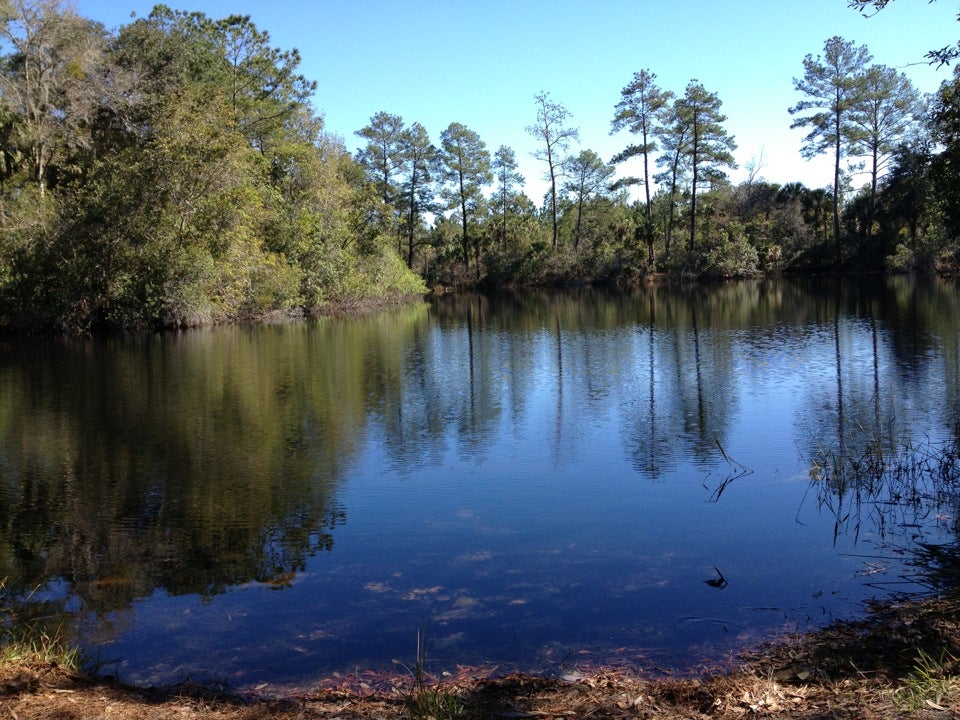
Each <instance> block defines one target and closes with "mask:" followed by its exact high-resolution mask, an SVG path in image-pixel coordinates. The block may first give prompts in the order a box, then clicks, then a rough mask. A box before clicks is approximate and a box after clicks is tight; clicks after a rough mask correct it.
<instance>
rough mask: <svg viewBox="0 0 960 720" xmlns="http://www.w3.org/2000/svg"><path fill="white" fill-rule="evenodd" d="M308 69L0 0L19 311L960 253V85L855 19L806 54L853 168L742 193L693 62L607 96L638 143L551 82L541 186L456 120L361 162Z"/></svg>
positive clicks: (1, 179)
mask: <svg viewBox="0 0 960 720" xmlns="http://www.w3.org/2000/svg"><path fill="white" fill-rule="evenodd" d="M853 4H855V5H858V6H862V5H868V4H869V3H853ZM300 61H301V58H300V55H299V53H298V52H297V51H296V50H290V51H284V50H280V49H277V48H275V47H273V46H272V45H271V42H270V37H269V35H268V33H266V32H264V31H263V30H260V29H259V28H257V26H256V25H255V24H254V23H253V21H252V20H251V18H250V17H249V16H242V15H231V16H228V17H226V18H223V19H220V20H215V19H212V18H209V17H207V16H206V15H205V14H203V13H200V12H184V11H178V10H172V9H170V8H169V7H167V6H165V5H157V6H156V7H155V8H154V9H153V11H152V12H151V13H150V14H149V15H148V16H147V17H144V18H138V19H134V20H133V21H132V22H130V23H129V24H127V25H125V26H123V27H121V28H119V29H118V30H117V31H114V32H108V31H106V30H105V29H104V27H103V26H102V25H100V24H99V23H96V22H94V21H92V20H89V19H86V18H83V17H81V16H79V15H77V14H76V13H75V12H74V11H72V10H71V9H70V7H69V6H68V5H67V4H65V3H64V2H63V1H62V0H0V326H2V327H6V328H8V329H15V330H21V331H22V330H32V329H54V330H60V331H66V332H85V331H88V330H90V329H93V328H100V327H104V328H137V329H142V328H156V327H180V326H189V325H195V324H204V323H214V322H223V321H230V320H236V319H239V318H245V317H260V316H263V315H264V314H267V313H273V312H280V313H302V312H312V311H316V310H318V309H321V308H324V307H326V306H329V305H331V304H354V303H367V302H384V301H390V300H394V299H397V298H402V297H409V296H417V295H422V294H424V293H425V292H426V291H427V289H428V288H429V287H432V288H460V287H465V286H474V285H480V284H485V285H488V286H494V287H501V286H512V285H530V284H558V283H567V282H571V281H584V280H587V281H598V282H608V283H621V284H631V283H636V282H639V281H642V280H643V279H644V278H646V277H648V276H650V275H651V274H667V275H673V276H691V277H703V276H715V277H730V276H744V275H752V274H756V273H760V272H771V271H810V270H817V271H821V270H827V269H830V270H839V269H854V270H877V269H887V270H931V271H940V272H953V271H954V269H955V268H956V266H957V259H958V247H957V241H956V238H957V237H958V235H960V200H958V199H957V198H958V197H960V194H958V193H957V192H956V189H957V188H958V187H960V177H958V173H960V170H958V169H957V168H958V167H960V163H958V162H957V160H956V156H957V155H958V154H960V140H958V137H960V119H958V118H960V108H958V104H957V99H956V93H957V89H958V88H960V76H958V75H957V74H954V76H953V78H952V80H948V81H946V82H944V84H943V85H942V87H941V88H940V90H939V91H938V92H937V93H935V94H934V95H933V96H931V97H923V96H921V95H920V94H919V93H918V92H917V91H916V90H915V89H914V88H913V86H912V84H911V83H910V80H909V79H908V78H907V77H906V76H905V75H904V74H903V73H900V72H898V71H896V70H894V69H892V68H888V67H885V66H883V65H879V64H873V63H872V57H871V56H870V53H869V51H868V50H867V48H866V47H864V46H857V45H855V44H853V43H850V42H848V41H846V40H844V39H842V38H839V37H833V38H830V39H828V40H827V41H826V42H825V44H824V47H823V51H822V53H821V54H819V55H817V56H813V55H808V56H807V57H806V58H805V59H804V60H803V62H802V65H801V67H800V69H801V71H802V72H801V73H800V74H799V75H798V77H797V78H794V87H795V89H796V91H797V94H798V101H797V103H796V104H795V106H793V107H791V108H790V111H791V113H793V115H794V118H795V120H794V127H801V128H804V129H806V130H808V135H807V137H806V139H805V144H804V150H803V151H804V153H805V154H806V155H808V156H814V155H820V154H829V155H830V156H831V157H832V159H833V160H834V176H833V182H832V184H831V185H829V186H827V187H825V188H807V187H805V186H803V185H802V184H800V183H788V184H783V185H781V184H774V183H769V182H766V181H764V180H763V178H762V176H761V169H762V158H761V159H758V160H754V161H752V162H751V163H750V165H749V166H748V167H747V168H746V170H747V179H746V180H744V181H743V182H741V183H738V184H733V183H732V182H731V181H730V179H729V177H728V174H727V173H728V171H729V170H731V169H733V168H734V167H735V163H734V160H733V151H734V150H735V149H736V144H735V140H734V138H733V137H731V136H730V135H729V133H728V132H727V130H726V128H725V122H726V117H725V116H724V115H723V113H722V102H721V100H720V99H719V97H718V96H717V94H716V93H714V92H711V91H710V90H708V89H707V88H706V87H704V85H703V84H702V83H700V82H699V81H698V80H696V79H693V80H691V81H690V82H689V83H688V85H687V86H686V88H685V89H684V90H683V92H682V94H677V93H675V92H674V91H672V90H670V89H665V88H662V87H660V86H659V85H658V83H657V76H656V74H655V73H653V72H652V71H650V70H649V69H644V70H641V71H639V72H636V73H634V74H633V76H632V78H631V79H630V80H629V82H628V83H627V84H626V85H625V86H624V88H623V89H622V91H621V96H620V98H619V101H618V102H616V104H615V106H614V107H613V112H612V116H611V132H612V133H614V134H617V135H618V136H622V137H624V138H625V143H624V147H623V149H622V150H621V151H620V152H618V153H617V154H616V155H615V156H614V157H613V158H610V159H604V158H601V157H600V156H599V155H598V154H597V153H596V152H594V151H592V150H590V149H587V148H583V147H581V146H580V133H579V130H578V128H576V127H574V126H573V125H572V122H571V114H570V112H569V111H568V110H567V108H566V107H565V106H564V105H563V104H562V103H561V102H558V101H557V100H555V99H554V98H553V97H552V96H551V95H550V93H548V92H541V93H539V94H537V95H536V96H535V98H534V103H533V109H532V112H531V122H530V124H529V125H528V126H527V128H526V130H527V132H528V133H529V134H530V135H531V136H532V137H533V138H534V139H535V141H536V147H537V150H536V153H535V155H536V157H537V159H539V160H540V161H542V163H543V167H544V177H545V179H546V180H547V181H548V189H547V192H546V195H545V197H544V198H542V200H541V202H539V203H537V202H534V201H533V200H531V199H530V198H529V197H528V196H527V195H526V194H525V192H524V178H523V177H522V176H521V175H520V173H519V172H518V163H517V160H516V156H515V153H514V151H513V150H512V149H511V148H509V147H507V146H505V145H501V146H499V147H498V148H497V149H496V150H494V151H492V152H491V150H490V149H488V147H487V145H486V143H485V142H484V141H483V140H482V139H481V138H480V136H479V135H478V134H477V133H476V132H475V131H473V130H471V129H470V128H469V127H467V126H466V125H464V124H463V123H460V122H452V123H450V125H449V126H448V127H447V128H445V129H444V130H443V131H442V132H441V133H440V136H439V142H437V143H434V141H433V140H432V139H431V136H430V133H429V132H428V131H427V129H426V128H425V127H423V125H421V124H420V123H418V122H412V123H407V122H406V121H405V120H404V119H403V118H402V117H400V116H398V115H395V114H392V113H390V112H387V111H381V112H378V113H376V114H374V115H373V116H372V117H371V118H370V121H369V123H368V124H367V125H366V126H365V127H363V128H361V129H360V130H357V131H356V136H357V137H358V138H359V140H360V142H361V147H360V150H359V151H358V152H357V153H356V154H355V155H354V154H351V153H350V152H348V150H347V149H346V147H345V144H344V142H343V140H342V139H341V138H339V137H338V136H336V135H334V134H333V133H331V132H329V131H328V130H327V129H326V128H325V127H324V124H323V120H322V117H320V116H319V115H317V113H316V112H315V111H314V110H313V109H312V105H311V99H312V97H313V94H314V92H315V91H316V84H315V83H314V82H313V81H311V80H309V79H307V78H305V77H304V76H303V75H302V74H301V73H300V72H299V66H300ZM632 167H637V168H640V169H641V171H640V172H639V173H638V176H637V177H632V176H623V172H624V171H626V170H627V169H629V168H632ZM618 168H620V169H621V173H619V174H620V177H617V176H618V172H617V170H618Z"/></svg>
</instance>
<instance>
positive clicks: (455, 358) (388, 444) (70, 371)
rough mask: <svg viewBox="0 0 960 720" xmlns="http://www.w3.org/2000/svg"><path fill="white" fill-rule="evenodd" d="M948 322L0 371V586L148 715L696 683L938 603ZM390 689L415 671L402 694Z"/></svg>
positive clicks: (454, 322) (351, 347)
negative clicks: (172, 706)
mask: <svg viewBox="0 0 960 720" xmlns="http://www.w3.org/2000/svg"><path fill="white" fill-rule="evenodd" d="M958 318H960V292H958V286H957V285H956V284H953V283H949V282H943V281H932V280H931V281H917V280H913V279H910V278H899V277H898V278H889V279H875V280H871V281H869V282H866V281H864V282H858V283H855V282H850V281H836V280H826V279H813V280H810V279H806V280H789V279H775V280H764V281H749V282H736V283H725V284H718V285H706V286H694V287H680V286H671V287H652V288H647V289H641V290H637V291H632V292H622V293H620V292H610V291H602V290H595V289H587V288H584V289H574V290H568V291H562V292H546V291H544V292H533V291H531V292H526V293H519V294H504V295H500V296H497V297H491V296H481V295H461V296H451V297H443V298H439V299H437V300H435V301H433V302H432V303H429V304H426V303H424V304H417V305H413V306H407V307H403V308H399V309H395V310H390V311H386V312H382V313H377V314H373V315H364V316H359V317H348V318H320V319H314V320H304V321H297V322H290V323H284V324H276V325H262V326H256V327H224V328H215V329H209V330H194V331H186V332H170V333H162V334H150V335H143V336H130V337H125V336H114V337H106V338H96V339H85V340H62V339H16V340H11V339H6V340H3V341H0V393H2V394H0V579H3V580H4V583H3V587H4V588H5V591H4V592H5V594H6V595H5V597H6V602H13V601H14V600H18V601H20V602H26V603H27V604H28V607H29V608H33V609H34V614H35V615H38V616H43V617H44V618H47V620H45V622H50V618H57V619H58V620H60V621H63V622H65V623H66V625H65V627H68V628H69V631H70V632H71V633H72V637H74V638H75V639H76V641H77V642H79V643H80V644H81V645H82V647H83V648H85V650H86V651H87V652H88V653H89V654H90V655H91V657H93V658H94V659H96V660H98V661H99V662H100V663H102V668H103V671H104V672H109V673H117V674H118V675H119V676H120V677H122V678H123V679H126V680H130V681H132V682H137V683H146V684H156V683H170V682H177V681H180V680H185V679H191V680H195V681H201V682H224V683H227V684H229V685H231V686H233V687H236V688H241V689H242V688H250V687H254V686H258V685H261V684H263V683H268V684H270V685H271V686H272V687H281V688H282V687H288V688H289V687H307V686H310V685H311V684H313V683H316V682H318V681H321V680H322V679H324V678H329V677H331V676H335V675H334V674H337V675H336V676H342V675H343V674H344V673H349V672H357V671H358V670H360V669H364V670H369V671H371V672H372V673H378V672H389V671H391V669H393V671H397V668H400V669H401V670H402V668H403V667H404V666H406V667H412V666H413V665H414V663H415V660H416V652H417V639H418V635H419V634H420V633H421V632H422V633H423V634H424V637H425V638H426V648H427V653H426V655H427V663H428V668H429V669H430V670H432V671H435V672H438V673H439V672H443V671H444V670H450V671H453V670H455V669H457V668H461V669H462V668H463V667H464V666H466V667H477V668H481V667H483V668H493V667H496V668H498V669H499V671H500V672H506V671H511V670H523V671H527V672H537V673H544V674H562V673H564V672H569V671H570V670H571V669H575V668H577V667H579V666H587V667H591V666H592V667H597V666H613V667H629V668H637V669H640V670H650V671H654V670H667V671H669V670H687V669H697V668H702V667H707V666H709V665H711V664H712V663H715V662H718V661H722V660H723V659H724V658H726V657H728V656H729V655H730V654H731V653H733V652H735V651H736V650H737V649H738V648H742V647H749V646H751V645H755V644H757V643H759V642H762V641H763V640H766V639H769V638H772V637H776V636H777V635H779V634H781V633H785V632H790V631H794V630H807V629H812V628H816V627H820V626H822V625H825V624H827V623H829V622H831V621H833V620H838V619H846V618H854V617H857V616H858V615H859V614H861V613H862V612H863V611H864V608H865V603H866V602H867V601H868V600H870V599H872V598H879V599H889V598H892V597H899V596H901V595H913V594H923V593H929V592H933V591H935V590H936V589H938V588H939V587H942V586H943V585H944V584H945V583H949V582H951V580H950V577H949V574H948V573H946V572H945V571H944V568H942V567H940V565H942V563H940V564H938V562H936V561H935V559H936V558H939V557H940V554H939V553H940V551H941V550H943V549H944V548H946V549H947V550H948V551H951V550H952V548H953V546H954V545H955V544H956V542H957V529H958V527H960V524H958V520H957V508H958V504H960V503H958V500H957V498H958V494H960V493H958V492H957V489H956V486H957V483H955V482H952V481H951V480H952V479H953V478H955V477H956V476H955V475H954V474H953V470H954V459H955V457H956V455H955V454H954V449H955V444H956V442H957V428H958V422H960V394H958V392H960V324H958ZM395 661H396V662H395Z"/></svg>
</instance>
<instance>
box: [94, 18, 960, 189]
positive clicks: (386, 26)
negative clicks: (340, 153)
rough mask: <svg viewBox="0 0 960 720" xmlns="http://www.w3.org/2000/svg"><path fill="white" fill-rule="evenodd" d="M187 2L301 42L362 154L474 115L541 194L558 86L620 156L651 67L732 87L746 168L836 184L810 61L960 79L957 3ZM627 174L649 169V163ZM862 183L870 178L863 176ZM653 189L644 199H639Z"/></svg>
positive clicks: (492, 143) (330, 119) (592, 132)
mask: <svg viewBox="0 0 960 720" xmlns="http://www.w3.org/2000/svg"><path fill="white" fill-rule="evenodd" d="M155 4H156V3H155V2H153V1H152V0H77V2H76V8H77V11H78V12H79V13H80V14H81V15H83V16H85V17H88V18H91V19H93V20H97V21H99V22H102V23H103V24H104V25H105V26H106V27H107V28H109V29H117V28H119V27H120V26H122V25H125V24H127V23H129V22H132V20H133V19H134V18H133V14H135V16H136V17H145V16H147V15H149V13H150V11H151V9H152V8H153V6H154V5H155ZM166 4H167V5H169V6H170V7H171V8H173V9H177V10H186V11H200V12H203V13H205V14H206V15H208V16H209V17H211V18H214V19H220V18H223V17H226V16H228V15H230V14H242V15H250V17H251V19H252V20H253V22H254V23H255V24H256V25H257V27H258V28H260V29H261V30H266V31H267V32H268V33H269V34H270V38H271V44H272V45H273V46H275V47H277V48H280V49H282V50H289V49H292V48H297V49H298V50H299V51H300V54H301V56H302V65H301V67H300V71H301V72H302V74H303V75H304V76H305V77H307V78H308V79H310V80H315V81H316V82H317V91H316V93H315V95H314V99H313V102H314V106H315V107H316V109H317V111H318V112H319V113H321V114H322V115H323V116H324V118H325V125H326V129H327V131H328V132H330V133H333V134H336V135H338V136H340V137H341V138H342V139H343V141H344V143H345V144H346V146H347V148H348V149H349V150H350V151H351V152H356V150H357V148H358V147H359V145H360V139H359V138H357V137H356V135H355V132H356V131H357V130H359V129H361V128H362V127H364V126H365V125H367V124H368V123H369V121H370V118H371V116H372V115H374V114H375V113H377V112H379V111H381V110H383V111H386V112H389V113H393V114H397V115H401V116H402V117H403V119H404V121H405V122H406V123H407V124H410V123H413V122H419V123H421V124H422V125H424V127H426V129H427V130H428V132H429V133H430V137H431V139H432V140H433V142H434V143H435V144H439V138H440V133H441V132H442V131H443V130H444V129H445V128H446V127H447V126H448V125H449V124H450V123H451V122H460V123H463V124H464V125H466V126H467V127H469V128H471V129H472V130H475V131H476V132H477V133H478V134H479V135H480V137H481V139H482V140H483V141H484V142H485V143H486V145H487V148H488V149H489V150H490V152H491V154H493V152H494V151H495V150H496V149H497V148H498V147H499V146H500V145H507V146H508V147H510V148H512V149H513V150H514V152H515V153H516V157H517V161H518V163H519V164H520V171H521V172H522V173H523V175H524V177H525V178H526V183H525V189H526V192H527V195H528V196H529V197H530V198H531V199H532V200H533V201H534V202H535V203H537V204H539V203H540V202H541V200H542V198H543V193H544V191H545V189H546V183H545V182H544V180H543V173H544V171H545V164H544V163H542V162H540V161H538V160H536V159H534V158H533V157H532V153H533V152H534V151H536V150H537V149H538V145H537V141H536V140H535V139H534V138H532V137H531V136H530V135H529V134H528V133H527V132H526V130H525V128H526V127H527V126H528V125H531V124H533V123H534V122H535V120H536V108H535V105H534V96H535V95H536V94H537V93H539V92H542V91H546V92H548V93H550V96H551V98H552V99H553V100H555V101H556V102H559V103H561V104H562V105H564V106H565V107H566V108H567V109H568V110H569V111H570V113H571V117H570V120H569V125H570V126H572V127H576V128H578V129H579V131H580V144H579V146H578V149H591V150H594V151H595V152H597V153H598V154H599V155H600V156H601V157H603V158H604V159H605V160H609V159H610V158H611V157H612V156H613V155H614V154H615V153H617V152H619V151H620V150H622V149H623V148H624V147H626V146H627V145H629V144H631V143H632V142H634V141H635V138H634V136H632V135H631V134H630V133H628V132H621V133H617V134H616V135H613V136H611V135H610V122H611V120H612V118H613V115H614V108H615V106H616V104H617V102H618V101H619V100H620V90H621V89H622V88H623V87H624V86H625V85H627V84H628V83H629V82H630V80H631V79H632V76H633V73H634V72H637V71H640V70H643V69H648V70H650V71H651V72H653V73H656V75H657V83H658V84H659V85H660V86H661V87H663V88H664V89H668V90H672V91H673V92H674V93H676V94H677V95H682V94H683V92H684V89H685V87H686V86H687V83H688V82H689V81H690V80H691V79H697V80H699V81H700V82H701V83H702V84H703V85H704V87H705V88H706V89H707V90H708V91H710V92H714V93H716V94H717V96H718V97H719V98H720V100H721V101H722V103H723V107H722V112H723V113H724V114H725V115H726V116H727V121H726V123H725V127H726V128H727V131H728V133H729V134H730V135H732V136H734V139H735V141H736V143H737V150H736V152H735V153H734V156H735V158H736V161H737V163H738V169H736V170H733V171H732V172H731V173H730V177H731V180H732V181H733V182H735V183H736V182H739V181H741V180H743V179H745V178H746V175H747V171H746V166H747V165H748V164H750V163H751V162H752V163H760V170H759V177H761V178H763V179H765V180H768V181H770V182H775V183H787V182H792V181H800V182H802V183H804V184H805V185H807V186H808V187H824V186H827V185H829V184H830V183H831V182H832V170H831V167H832V165H831V160H830V159H829V158H827V157H821V158H819V159H815V160H810V161H807V160H804V159H803V158H802V157H801V155H800V148H801V145H802V142H803V138H804V136H805V134H806V131H805V130H803V129H795V130H794V129H791V128H790V124H791V122H792V121H793V117H792V116H791V115H790V113H789V111H788V108H790V107H792V106H793V105H795V104H796V103H797V102H798V101H799V100H800V99H801V96H800V95H799V93H797V92H796V90H795V89H794V85H793V79H794V78H798V77H801V76H802V74H803V59H804V57H805V56H806V55H808V54H810V55H813V56H817V55H819V54H821V53H822V51H823V45H824V42H825V41H826V40H827V39H828V38H830V37H832V36H834V35H839V36H840V37H842V38H844V39H845V40H850V41H853V42H855V43H857V44H860V45H866V46H867V48H868V49H869V50H870V52H871V53H872V55H873V62H874V63H878V64H883V65H888V66H891V67H894V68H897V69H900V70H902V71H903V72H905V73H906V74H907V75H908V76H909V77H910V79H911V80H912V81H913V83H914V85H915V86H916V87H917V89H918V90H919V91H920V92H922V93H932V92H934V91H936V89H937V88H938V87H939V86H940V84H941V83H942V82H944V81H946V80H949V79H950V78H951V77H952V69H951V68H947V67H943V68H939V69H938V68H936V66H931V65H929V64H928V62H927V61H926V59H925V57H924V55H925V54H926V52H927V51H929V50H931V49H934V48H941V47H943V46H945V45H951V44H953V43H955V42H956V40H957V37H958V33H960V23H958V22H957V7H956V3H952V2H946V1H945V0H939V1H934V2H927V0H894V2H891V3H890V4H889V5H888V6H887V8H886V9H884V10H883V11H882V12H879V13H876V14H875V15H873V16H872V17H864V16H863V15H861V14H860V13H859V12H857V11H856V10H853V9H851V8H848V7H847V0H810V1H808V2H803V3H799V2H798V3H790V2H787V3H771V2H768V1H764V0H737V1H736V2H734V1H733V0H675V1H673V2H669V3H667V2H651V1H649V0H642V1H640V2H637V1H636V0H633V1H632V2H628V1H627V0H601V1H600V2H594V3H582V2H574V1H573V0H557V1H556V2H551V3H549V4H547V3H539V2H536V3H534V2H522V1H518V0H513V1H511V2H507V1H505V0H492V1H491V2H488V3H485V4H480V3H462V2H456V1H454V2H442V1H439V0H432V1H431V0H394V1H388V0H357V2H349V3H344V2H340V1H339V0H338V1H334V0H287V1H286V2H282V3H268V4H265V3H262V2H256V1H255V0H179V1H177V0H171V1H169V2H167V3H166ZM635 162H636V164H635V165H633V166H631V164H630V163H627V164H623V165H621V166H619V167H618V173H617V176H618V177H622V176H626V175H639V174H640V165H639V162H638V161H635ZM856 184H858V185H859V184H860V183H859V182H858V183H856ZM637 192H638V193H639V192H640V191H639V190H638V191H637Z"/></svg>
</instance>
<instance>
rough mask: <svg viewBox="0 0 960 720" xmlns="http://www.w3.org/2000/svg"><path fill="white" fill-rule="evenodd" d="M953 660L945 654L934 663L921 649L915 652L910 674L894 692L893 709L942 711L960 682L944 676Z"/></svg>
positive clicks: (947, 674) (942, 653)
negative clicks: (915, 655) (895, 706)
mask: <svg viewBox="0 0 960 720" xmlns="http://www.w3.org/2000/svg"><path fill="white" fill-rule="evenodd" d="M956 661H957V659H956V658H955V657H953V656H952V655H951V654H950V653H948V652H947V651H946V650H944V651H942V652H941V653H940V657H939V658H937V659H935V658H933V657H932V656H931V655H930V654H928V653H926V652H924V651H923V650H922V649H918V650H917V658H916V660H915V662H914V667H913V670H912V671H911V672H910V674H909V675H907V676H906V678H904V680H903V685H902V686H901V687H899V688H897V689H896V690H895V691H894V700H895V702H896V704H897V707H898V708H899V709H901V710H903V711H906V712H914V711H917V710H921V709H924V708H933V709H935V710H936V709H945V708H944V707H943V705H944V704H949V703H950V702H951V701H952V699H953V696H954V695H955V694H956V692H957V690H958V689H960V678H958V677H957V676H956V675H953V674H951V673H949V672H948V668H949V666H950V665H952V664H953V663H955V662H956Z"/></svg>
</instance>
